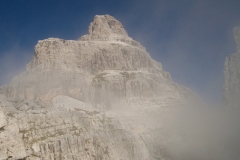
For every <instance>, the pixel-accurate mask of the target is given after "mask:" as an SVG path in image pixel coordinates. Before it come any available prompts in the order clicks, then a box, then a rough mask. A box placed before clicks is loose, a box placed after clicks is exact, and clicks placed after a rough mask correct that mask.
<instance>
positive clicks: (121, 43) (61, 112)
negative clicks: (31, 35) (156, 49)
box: [0, 15, 198, 160]
mask: <svg viewBox="0 0 240 160" xmlns="http://www.w3.org/2000/svg"><path fill="white" fill-rule="evenodd" d="M0 93H1V94H3V95H5V96H6V97H7V98H6V97H5V98H3V100H0V102H1V104H2V108H3V111H4V113H5V115H6V117H7V123H3V125H6V126H11V124H14V126H15V128H16V129H15V131H14V132H12V133H14V135H15V136H14V138H16V139H17V140H16V142H18V147H19V148H23V149H22V150H21V156H22V157H25V158H26V159H28V160H32V159H34V160H35V159H36V160H38V159H42V160H45V159H51V160H52V159H74V160H76V159H93V160H98V159H105V160H108V159H109V160H117V159H124V160H128V159H129V160H148V159H150V160H157V159H166V160H167V159H170V158H169V154H168V151H166V150H167V149H166V147H165V146H166V145H165V143H167V141H168V138H166V137H167V136H166V135H170V134H169V133H164V132H162V131H163V130H164V129H162V126H163V125H164V122H163V121H161V120H158V118H159V117H162V116H163V115H164V114H165V113H167V112H172V111H174V108H176V106H179V105H181V104H184V103H186V102H187V101H188V100H189V99H193V98H196V99H198V98H197V96H196V94H195V93H193V92H192V91H190V90H189V89H188V88H186V87H184V86H181V85H179V84H176V83H174V82H173V81H172V80H171V77H170V74H169V73H168V72H166V71H164V70H163V69H162V66H161V64H160V63H159V62H156V61H155V60H153V59H152V58H151V57H150V55H149V53H147V51H146V49H145V48H144V47H143V46H141V44H140V43H138V42H136V41H134V40H133V39H132V38H130V37H129V36H128V34H127V32H126V31H125V29H124V28H123V26H122V24H121V23H120V22H119V21H117V20H116V19H115V18H113V17H111V16H109V15H104V16H95V18H94V21H93V22H92V23H91V24H90V26H89V34H87V35H84V36H82V37H81V38H79V39H78V40H76V41H75V40H62V39H58V38H48V39H45V40H41V41H38V43H37V45H36V46H35V54H34V57H33V59H32V61H31V62H30V63H29V64H28V65H27V67H26V71H25V72H23V73H22V74H20V75H18V76H16V77H14V79H13V80H12V81H11V82H10V83H8V84H6V85H4V86H2V87H0ZM60 95H61V96H60ZM70 97H71V98H70ZM4 99H5V100H4ZM0 114H1V112H0ZM149 118H150V119H149ZM146 119H148V120H146ZM156 119H157V120H156ZM4 128H5V126H4ZM4 132H5V131H4ZM9 135H10V134H9ZM2 143H3V144H5V143H7V142H6V141H5V140H4V141H2ZM20 145H21V146H20ZM16 146H17V145H16ZM8 151H9V148H4V150H3V152H2V153H4V154H2V155H4V156H2V155H1V154H0V156H2V157H4V158H5V159H6V157H7V158H11V157H12V158H13V159H18V158H19V157H21V156H16V154H15V151H14V152H11V153H10V152H9V153H8ZM0 153H1V152H0ZM5 153H6V154H5ZM16 153H17V152H16ZM4 158H3V159H4Z"/></svg>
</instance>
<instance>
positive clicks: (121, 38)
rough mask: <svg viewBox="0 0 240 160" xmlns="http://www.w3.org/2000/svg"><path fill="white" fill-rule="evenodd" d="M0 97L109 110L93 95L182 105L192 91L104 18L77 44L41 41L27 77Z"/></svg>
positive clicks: (19, 78)
mask: <svg viewBox="0 0 240 160" xmlns="http://www.w3.org/2000/svg"><path fill="white" fill-rule="evenodd" d="M0 93H2V94H5V95H6V96H7V97H14V98H17V99H29V100H44V101H49V102H50V101H51V99H52V98H53V97H55V96H57V95H59V94H62V95H68V96H70V97H74V98H76V99H79V100H81V101H84V102H96V101H97V102H98V103H100V101H101V103H103V104H104V105H107V104H109V103H110V102H107V100H105V99H104V97H99V96H96V95H99V93H103V94H102V95H107V94H109V93H110V94H111V95H114V96H115V97H118V98H126V97H141V98H148V97H151V98H154V97H155V98H156V97H161V96H165V97H167V98H170V99H181V100H184V99H185V98H186V97H187V96H186V95H190V94H191V91H190V90H188V89H187V88H185V87H183V86H180V85H178V84H175V83H174V82H172V80H171V77H170V74H169V73H168V72H165V71H163V70H162V67H161V64H160V63H159V62H156V61H154V60H153V59H152V58H151V57H150V55H149V53H147V52H146V50H145V48H144V47H142V46H141V45H140V44H139V43H138V42H135V41H134V40H132V38H130V37H128V35H127V32H126V31H125V30H124V28H123V26H122V25H121V23H120V22H119V21H117V20H116V19H114V18H113V17H111V16H109V15H105V16H95V18H94V21H93V22H92V23H91V24H90V26H89V34H88V35H85V36H82V37H81V38H80V39H79V40H78V41H73V40H62V39H58V38H49V39H46V40H42V41H39V42H38V44H37V45H36V46H35V54H34V57H33V60H32V61H31V62H30V63H29V64H28V65H27V68H26V71H25V72H24V73H22V74H20V75H19V76H17V77H15V78H14V79H13V80H12V82H11V83H9V84H8V85H5V86H3V87H1V88H0ZM189 93H190V94H189ZM106 97H109V96H106ZM99 99H101V100H99Z"/></svg>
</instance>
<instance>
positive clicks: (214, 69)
mask: <svg viewBox="0 0 240 160" xmlns="http://www.w3.org/2000/svg"><path fill="white" fill-rule="evenodd" d="M101 14H110V15H112V16H114V17H115V18H116V19H118V20H119V21H121V22H122V24H123V26H124V28H125V29H126V30H127V32H128V34H129V36H130V37H132V38H133V39H135V40H137V41H139V42H140V43H141V44H142V45H143V46H145V47H146V49H147V51H148V52H149V53H150V55H151V56H152V58H154V59H155V60H157V61H159V62H161V63H162V65H163V68H164V70H166V71H168V72H170V74H171V76H172V79H173V80H174V81H175V82H177V83H180V84H182V85H185V86H187V87H189V88H190V89H192V90H193V91H195V92H197V93H198V94H199V95H200V96H201V97H202V98H203V99H204V100H205V101H207V103H220V102H221V91H222V85H223V74H222V72H223V63H224V60H225V58H226V56H228V55H229V54H232V53H235V52H236V47H235V42H234V38H233V35H232V29H233V27H234V26H240V1H239V0H181V1H176V0H172V1H169V0H149V1H146V0H121V1H118V0H115V1H113V0H101V1H99V0H92V1H91V0H34V1H33V0H1V1H0V85H3V84H5V83H7V82H8V81H10V80H11V79H12V77H13V76H14V75H16V74H18V73H20V72H22V71H23V70H24V69H25V65H26V64H27V63H28V62H29V61H30V60H31V58H32V56H33V54H34V46H35V45H36V43H37V41H38V40H42V39H46V38H49V37H57V38H62V39H73V40H74V39H78V38H79V37H81V36H82V35H84V34H86V33H87V31H88V25H89V23H90V22H91V21H92V20H93V17H94V15H101Z"/></svg>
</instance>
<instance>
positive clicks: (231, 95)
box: [223, 27, 240, 111]
mask: <svg viewBox="0 0 240 160" xmlns="http://www.w3.org/2000/svg"><path fill="white" fill-rule="evenodd" d="M233 34H234V38H235V41H236V45H237V52H236V53H235V54H232V55H230V56H229V57H227V58H226V61H225V63H224V87H223V89H224V90H223V102H224V105H225V106H226V108H227V110H232V111H237V110H238V111H240V108H239V106H240V99H239V97H240V27H235V28H234V29H233Z"/></svg>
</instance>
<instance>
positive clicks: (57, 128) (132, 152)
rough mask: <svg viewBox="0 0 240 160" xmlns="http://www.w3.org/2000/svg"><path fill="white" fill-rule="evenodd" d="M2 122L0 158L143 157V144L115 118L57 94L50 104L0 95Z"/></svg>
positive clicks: (138, 159) (132, 159)
mask: <svg viewBox="0 0 240 160" xmlns="http://www.w3.org/2000/svg"><path fill="white" fill-rule="evenodd" d="M0 101H1V106H2V108H3V110H4V112H5V114H6V117H7V122H8V123H7V124H6V125H5V126H4V127H3V128H2V129H1V130H0V159H1V160H6V159H9V160H10V159H12V160H15V159H27V160H76V159H77V160H80V159H89V160H99V159H105V160H118V159H124V160H125V159H126V160H147V159H149V154H148V150H147V149H146V147H145V144H144V143H143V142H142V141H141V140H140V139H139V137H137V136H134V135H133V134H132V133H130V132H129V131H127V130H124V129H123V128H122V126H121V124H120V123H119V121H117V120H116V119H113V118H110V117H107V116H105V115H103V114H102V113H100V112H98V111H96V110H93V109H91V107H90V106H88V105H87V104H85V103H83V102H80V101H78V100H74V99H72V98H70V97H66V96H57V97H55V98H54V99H53V100H52V104H51V105H49V106H48V105H46V104H44V103H42V102H39V101H29V100H22V101H16V100H12V99H7V98H6V97H4V96H1V97H0Z"/></svg>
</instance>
